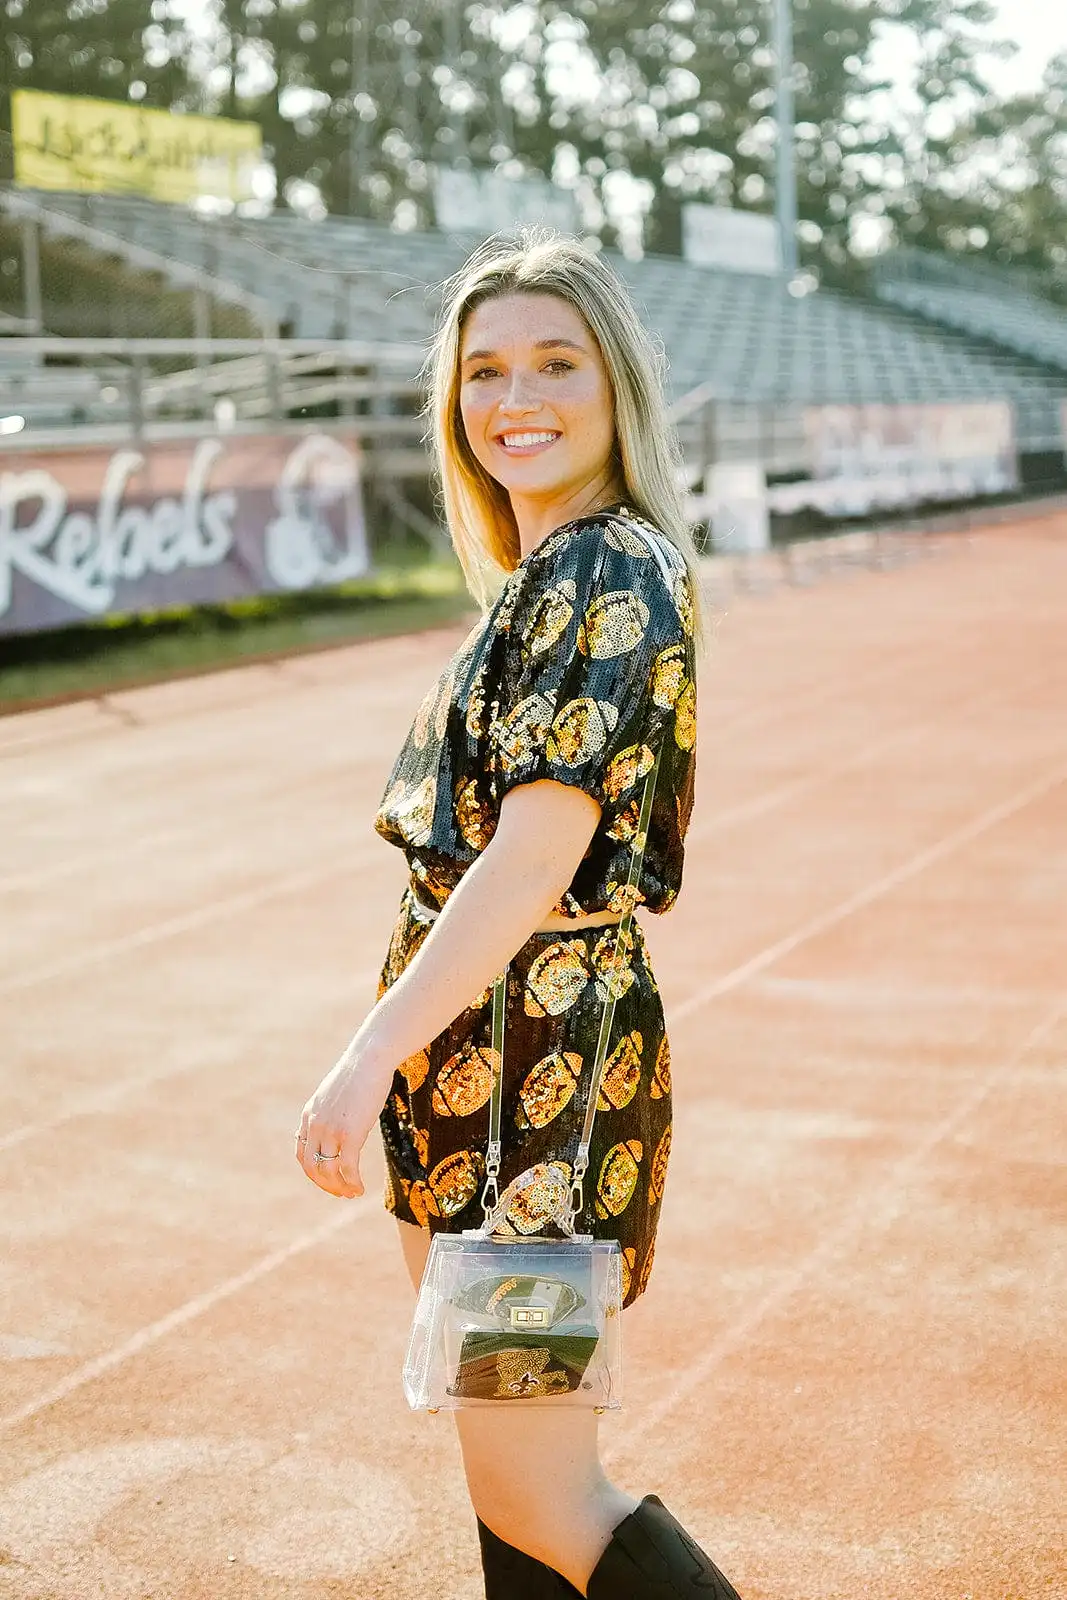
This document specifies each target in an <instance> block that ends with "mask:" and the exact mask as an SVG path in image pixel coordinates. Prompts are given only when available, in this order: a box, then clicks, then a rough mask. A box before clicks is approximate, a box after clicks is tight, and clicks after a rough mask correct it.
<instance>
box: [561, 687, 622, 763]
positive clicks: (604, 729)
mask: <svg viewBox="0 0 1067 1600" xmlns="http://www.w3.org/2000/svg"><path fill="white" fill-rule="evenodd" d="M618 720H619V708H618V706H614V705H612V704H611V701H610V700H593V699H591V698H590V696H588V695H579V697H578V698H577V699H576V700H568V701H567V704H566V705H565V706H564V707H563V708H562V710H561V711H558V712H557V713H556V715H555V716H554V717H553V719H552V727H551V731H550V732H549V734H548V738H547V741H546V744H545V751H546V754H547V755H548V759H549V760H550V761H560V762H562V763H563V765H564V766H566V767H577V766H580V765H581V764H582V762H583V761H588V760H589V759H590V757H592V756H595V755H597V754H598V753H599V751H601V750H603V748H604V746H605V744H607V741H608V734H609V733H611V732H612V731H613V729H614V728H615V726H616V724H617V723H618Z"/></svg>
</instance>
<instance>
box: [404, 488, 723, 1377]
mask: <svg viewBox="0 0 1067 1600" xmlns="http://www.w3.org/2000/svg"><path fill="white" fill-rule="evenodd" d="M650 538H651V539H653V540H655V541H657V543H658V548H659V551H660V552H661V554H662V564H661V561H660V560H659V559H656V557H655V556H654V554H653V551H652V549H650V544H649V540H650ZM696 709H697V706H696V669H695V656H694V641H693V595H692V588H691V582H690V578H689V574H688V571H687V569H686V565H685V562H684V560H683V559H682V557H681V555H680V554H679V552H678V551H677V550H676V549H675V548H674V547H673V546H672V545H670V543H669V541H667V540H666V539H665V538H664V537H663V536H662V535H661V534H658V533H657V532H656V530H655V529H654V528H652V527H651V526H650V524H648V523H647V522H646V521H645V520H644V519H643V518H642V517H641V516H640V515H639V514H638V513H637V512H636V511H635V510H634V509H633V508H632V507H629V506H618V507H615V508H612V509H610V510H608V511H604V512H599V513H596V514H594V515H592V516H588V517H582V518H578V519H577V520H575V521H574V522H571V523H567V524H564V526H563V527H561V528H558V529H556V530H555V532H554V533H552V534H550V535H549V536H548V537H547V538H546V539H545V540H543V541H542V543H541V544H540V545H538V546H537V548H536V549H535V550H533V551H532V552H531V553H530V554H529V555H527V556H526V557H525V558H524V559H523V560H521V561H520V563H519V565H518V566H517V567H516V568H515V570H514V571H513V572H512V573H511V574H510V575H509V576H508V578H507V580H506V581H505V583H504V585H503V588H502V590H501V592H500V594H499V596H498V598H497V600H496V602H495V604H494V605H493V606H492V608H491V609H490V610H489V611H488V613H487V614H486V615H485V616H484V617H482V618H481V619H480V620H479V621H478V622H477V624H476V625H475V626H474V627H472V628H471V630H470V632H469V633H468V635H467V637H466V638H465V639H464V640H463V642H462V643H461V644H460V646H459V648H458V650H457V651H456V653H455V654H454V655H453V657H452V659H451V660H450V661H449V662H447V663H446V665H445V666H444V667H443V669H442V671H441V673H440V674H439V676H438V678H437V679H436V680H435V681H434V683H432V684H431V685H430V686H429V687H428V688H427V690H426V691H425V693H424V695H423V698H422V700H421V702H420V704H419V705H418V707H417V708H416V709H415V715H414V719H413V722H412V725H411V728H410V730H409V733H408V735H407V737H406V739H405V740H404V743H403V745H402V746H401V749H400V751H399V754H398V755H397V757H396V760H395V762H394V764H393V768H392V771H391V772H390V774H389V777H388V780H387V782H386V785H385V789H384V792H383V796H382V801H381V804H380V806H379V809H378V812H377V815H376V817H375V821H374V826H375V829H376V830H377V832H378V833H379V834H381V836H382V837H383V838H385V839H386V840H388V841H389V842H390V843H392V844H395V845H396V846H397V847H398V848H400V849H401V850H403V852H404V854H405V857H406V860H407V864H408V869H409V881H408V886H407V888H406V889H405V891H404V895H403V897H402V901H401V905H400V909H399V914H398V917H397V921H396V926H395V928H394V930H393V935H392V938H391V940H390V945H389V950H388V953H387V957H386V960H385V963H384V965H383V967H382V970H381V974H380V977H379V986H378V992H379V995H380V994H383V993H384V992H385V990H386V989H387V988H388V987H389V985H390V984H391V983H393V982H395V981H396V979H397V978H398V977H399V976H400V974H401V973H402V972H403V971H404V969H405V967H406V966H407V964H408V962H409V961H410V960H411V959H412V958H413V956H414V955H415V953H416V952H417V950H418V949H419V948H420V946H421V944H422V942H423V940H424V939H425V938H426V937H427V934H428V932H429V927H430V924H429V922H428V920H427V919H426V918H425V917H423V916H420V913H419V907H420V905H422V906H425V907H431V908H432V907H438V908H439V907H441V906H443V905H444V903H445V901H446V900H447V899H448V897H449V895H450V894H451V892H452V890H453V889H454V888H455V887H456V885H457V884H458V883H459V881H460V879H461V878H462V876H463V874H464V872H465V871H466V869H467V867H468V866H470V864H471V863H472V862H473V861H474V860H475V859H476V858H477V856H478V855H479V854H480V853H481V852H482V851H483V850H484V849H485V848H486V847H487V846H488V844H489V843H490V842H491V840H492V838H493V836H494V834H495V832H496V828H497V824H498V821H499V817H500V808H501V805H502V803H503V801H504V798H505V796H506V795H507V793H508V792H509V791H510V790H511V789H512V788H514V787H516V786H517V785H519V784H524V783H530V782H534V781H536V780H538V779H542V778H554V779H556V780H557V781H559V782H562V783H565V784H568V785H570V786H574V787H578V788H582V789H584V790H585V791H586V792H587V793H588V794H590V795H592V796H593V797H594V798H595V799H596V800H597V801H598V802H599V805H600V807H601V811H600V817H599V821H598V823H597V827H596V830H595V832H594V835H593V838H592V840H591V842H590V845H589V848H588V849H587V851H586V852H585V855H584V856H583V858H582V860H581V861H580V862H579V863H578V864H577V865H576V868H575V871H574V875H573V878H572V880H571V883H570V884H569V886H568V888H567V889H566V891H565V892H564V894H563V895H562V896H561V898H560V900H559V902H558V904H557V906H556V907H555V910H556V912H557V913H558V915H559V917H560V918H562V919H566V918H574V917H580V916H584V915H586V914H587V913H590V912H596V911H605V912H610V913H611V914H612V915H614V916H619V915H621V914H622V912H623V911H624V910H625V909H626V904H627V888H626V884H627V875H628V870H629V861H630V856H631V853H632V848H633V843H634V837H635V833H636V829H637V825H638V816H639V810H640V796H641V792H642V786H643V784H644V780H645V778H646V776H647V775H648V773H649V772H650V771H651V770H652V767H653V765H654V762H655V757H656V753H657V752H658V751H660V750H662V756H661V760H660V767H659V772H658V776H657V781H656V789H655V796H654V800H653V804H652V811H651V816H650V820H649V825H648V829H647V836H646V840H645V850H644V857H643V861H642V865H641V872H640V876H639V879H638V881H637V882H636V884H635V885H634V886H632V891H631V893H630V895H629V899H630V901H631V903H632V904H633V905H635V906H637V907H641V906H643V907H644V908H645V911H646V912H647V913H651V914H661V913H663V912H665V911H667V910H669V909H670V907H671V906H672V905H673V904H674V902H675V900H676V898H677V895H678V892H679V889H680V886H681V880H682V868H683V861H684V839H685V834H686V830H687V828H688V825H689V819H690V816H691V813H692V807H693V797H694V787H695V772H696ZM615 936H616V929H615V928H613V927H605V928H604V929H596V928H592V929H590V928H584V929H574V930H573V931H570V930H568V929H566V927H562V928H561V929H559V930H558V931H554V932H552V933H548V932H541V933H535V934H533V935H531V937H530V938H529V939H528V940H527V942H526V943H525V944H524V945H523V947H522V948H521V950H519V951H518V952H517V954H516V956H515V957H514V958H513V960H512V961H511V963H510V964H509V968H508V979H507V1014H506V1020H505V1030H506V1038H507V1041H508V1042H507V1051H506V1066H505V1074H504V1116H503V1154H502V1167H501V1173H500V1186H501V1190H503V1189H504V1187H505V1185H506V1184H507V1183H510V1182H511V1181H512V1180H513V1179H515V1178H517V1177H519V1176H520V1175H521V1174H529V1178H530V1181H529V1182H528V1183H526V1184H524V1185H523V1187H522V1190H521V1201H520V1200H519V1199H517V1200H516V1203H515V1208H514V1209H515V1215H514V1216H510V1215H509V1217H508V1219H507V1222H508V1227H509V1228H512V1229H513V1230H514V1232H515V1234H516V1235H517V1236H524V1235H528V1234H529V1233H531V1232H535V1231H537V1229H538V1228H539V1227H541V1226H542V1225H543V1223H544V1215H543V1213H544V1212H545V1211H546V1208H549V1195H550V1193H551V1192H554V1187H555V1186H556V1185H557V1184H558V1183H559V1182H560V1181H565V1182H569V1176H570V1171H571V1168H570V1164H569V1163H570V1162H571V1161H572V1160H573V1157H574V1152H575V1149H576V1145H577V1140H578V1132H579V1129H580V1126H581V1122H582V1119H583V1117H584V1114H585V1107H586V1099H587V1094H588V1087H589V1078H590V1073H591V1070H592V1063H593V1057H594V1054H595V1048H596V1032H597V1021H598V1018H599V1016H600V1014H601V1011H602V1009H603V1005H604V1002H605V1000H606V999H607V998H608V996H609V995H612V996H614V998H615V1002H616V1004H615V1013H614V1024H613V1028H612V1034H611V1040H610V1046H609V1053H608V1057H607V1061H606V1065H605V1070H604V1076H603V1081H602V1084H601V1088H600V1093H599V1096H598V1103H597V1118H596V1124H595V1132H594V1146H593V1150H592V1151H591V1164H590V1170H589V1174H588V1176H587V1179H586V1184H585V1211H584V1213H583V1216H582V1219H581V1225H582V1227H583V1228H584V1229H585V1230H586V1231H588V1232H591V1233H593V1234H595V1235H597V1236H600V1237H605V1238H617V1239H618V1240H619V1241H620V1244H621V1246H622V1252H623V1280H624V1294H625V1301H626V1303H629V1302H630V1301H632V1300H633V1299H635V1298H636V1297H637V1295H639V1294H640V1293H641V1292H642V1291H643V1289H644V1288H645V1286H646V1285H647V1282H648V1277H649V1273H650V1272H651V1268H652V1259H653V1254H654V1248H655V1232H656V1226H657V1223H658V1219H659V1213H660V1211H661V1209H662V1198H663V1194H664V1190H665V1186H666V1181H667V1165H668V1159H669V1154H670V1128H671V1073H670V1049H669V1045H668V1040H667V1036H666V1032H665V1028H664V1020H663V1011H662V1006H661V1003H660V996H659V990H658V987H657V984H656V980H655V976H654V974H653V971H652V967H651V963H650V960H649V956H648V950H647V947H646V945H645V940H644V935H643V933H642V930H641V926H640V923H639V921H638V920H636V919H635V921H634V922H633V924H632V925H631V928H630V930H629V933H628V935H627V937H626V939H625V941H624V943H623V947H622V949H621V950H619V951H618V952H616V949H615ZM490 1003H491V990H490V989H486V990H485V991H483V992H482V994H480V995H475V996H472V997H471V998H470V1003H469V1004H468V1005H467V1007H466V1008H465V1009H464V1010H463V1011H462V1012H461V1013H460V1014H459V1015H458V1016H457V1017H456V1018H455V1019H454V1020H453V1022H452V1023H451V1024H450V1025H449V1026H448V1027H447V1028H446V1029H445V1030H444V1031H443V1032H442V1033H441V1034H440V1035H439V1036H438V1037H437V1038H436V1039H434V1040H432V1041H431V1042H430V1043H429V1044H428V1045H427V1046H426V1048H425V1049H424V1050H422V1051H420V1052H418V1053H417V1054H416V1055H415V1056H413V1057H411V1058H409V1059H408V1060H407V1061H406V1062H404V1063H403V1064H402V1065H401V1067H400V1069H399V1070H398V1071H397V1073H396V1075H395V1077H394V1082H393V1086H392V1090H391V1092H390V1096H389V1100H388V1103H387V1105H386V1107H385V1110H384V1112H383V1114H382V1133H383V1138H384V1142H385V1150H386V1158H387V1179H386V1196H385V1199H386V1204H387V1206H388V1207H389V1208H390V1210H392V1211H394V1212H395V1213H396V1215H397V1216H398V1217H400V1218H401V1219H402V1220H404V1221H407V1222H412V1223H416V1224H417V1225H419V1226H422V1227H427V1228H430V1229H433V1230H435V1231H436V1230H440V1229H447V1230H451V1231H461V1230H462V1229H464V1228H467V1227H470V1226H474V1225H475V1224H477V1223H478V1222H479V1221H480V1220H481V1208H480V1196H481V1188H482V1185H483V1183H484V1173H485V1145H486V1138H487V1114H488V1112H487V1107H488V1101H489V1096H490V1089H491V1084H492V1074H493V1066H494V1063H493V1055H492V1050H491V1049H490V1039H491V1027H490ZM539 1173H541V1174H543V1177H539V1176H538V1174H539ZM542 1191H543V1194H542ZM542 1202H543V1204H542ZM549 1209H550V1208H549ZM521 1376H523V1378H524V1379H526V1378H527V1377H528V1378H529V1381H534V1380H535V1379H537V1378H538V1375H536V1374H533V1375H528V1374H523V1375H521ZM538 1381H546V1382H552V1381H555V1380H554V1379H553V1378H552V1376H551V1375H550V1374H549V1373H548V1372H547V1370H546V1372H545V1373H544V1374H542V1375H541V1376H540V1379H539V1380H538Z"/></svg>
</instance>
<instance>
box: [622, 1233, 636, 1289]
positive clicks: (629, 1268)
mask: <svg viewBox="0 0 1067 1600" xmlns="http://www.w3.org/2000/svg"><path fill="white" fill-rule="evenodd" d="M636 1260H637V1251H636V1250H635V1249H634V1247H633V1245H630V1246H629V1247H628V1248H627V1249H625V1250H624V1251H623V1252H622V1261H621V1263H620V1265H621V1266H622V1297H623V1299H624V1300H628V1299H629V1297H630V1284H631V1282H632V1281H633V1275H634V1263H635V1262H636Z"/></svg>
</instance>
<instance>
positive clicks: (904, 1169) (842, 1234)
mask: <svg viewBox="0 0 1067 1600" xmlns="http://www.w3.org/2000/svg"><path fill="white" fill-rule="evenodd" d="M1064 1016H1067V1000H1065V999H1063V998H1062V997H1061V998H1060V999H1059V1000H1057V1002H1056V1004H1055V1005H1054V1006H1053V1008H1052V1010H1051V1011H1048V1012H1046V1014H1045V1015H1044V1016H1043V1017H1042V1018H1041V1020H1040V1021H1039V1022H1037V1023H1036V1024H1035V1025H1034V1027H1033V1028H1031V1030H1030V1032H1029V1033H1028V1034H1027V1035H1026V1037H1025V1038H1024V1039H1023V1040H1022V1042H1021V1044H1019V1045H1017V1046H1016V1047H1015V1049H1014V1050H1013V1051H1012V1052H1011V1055H1010V1056H1009V1057H1008V1058H1007V1060H1006V1061H1003V1062H1002V1063H1001V1065H1000V1066H998V1067H996V1068H995V1069H994V1070H993V1071H992V1072H990V1073H989V1074H988V1075H987V1076H986V1077H985V1078H984V1079H983V1080H982V1081H981V1082H980V1083H978V1084H976V1085H975V1087H974V1088H973V1089H972V1090H971V1092H970V1094H968V1095H966V1096H965V1097H964V1099H962V1100H961V1101H960V1103H959V1105H958V1106H957V1107H956V1109H955V1110H954V1111H950V1112H949V1114H948V1116H946V1117H944V1118H943V1119H942V1120H941V1121H940V1122H939V1123H937V1124H936V1125H935V1126H934V1127H933V1128H931V1129H930V1130H929V1132H928V1133H927V1134H926V1136H925V1138H923V1139H922V1140H921V1141H920V1142H919V1143H918V1144H917V1145H915V1146H913V1148H912V1149H911V1150H909V1151H908V1153H907V1155H905V1156H902V1157H901V1158H900V1160H899V1161H896V1162H894V1163H893V1164H892V1166H890V1167H889V1169H888V1170H887V1171H886V1173H885V1174H884V1176H883V1178H882V1180H881V1182H880V1183H879V1184H878V1185H877V1186H876V1187H875V1188H873V1189H872V1190H871V1192H869V1193H868V1194H865V1195H863V1196H861V1198H860V1199H859V1200H858V1201H857V1202H856V1204H855V1205H854V1206H853V1207H852V1208H851V1210H850V1211H849V1212H848V1214H847V1215H846V1217H845V1219H844V1221H843V1222H842V1223H841V1225H840V1226H839V1227H837V1228H834V1229H833V1230H832V1231H831V1232H830V1233H828V1234H827V1235H826V1236H825V1237H824V1238H823V1239H822V1240H821V1241H820V1243H819V1244H817V1245H816V1246H815V1248H814V1250H811V1251H809V1253H808V1254H807V1255H806V1256H805V1257H804V1258H803V1260H801V1261H799V1262H798V1263H797V1265H796V1266H795V1267H792V1268H790V1269H788V1270H787V1271H786V1272H785V1273H784V1275H783V1276H781V1277H780V1278H779V1281H778V1282H777V1283H776V1284H775V1285H774V1286H773V1287H772V1288H770V1289H768V1290H767V1292H766V1294H764V1295H762V1296H761V1297H760V1298H759V1299H758V1300H757V1301H756V1302H755V1304H754V1305H752V1306H750V1307H748V1309H747V1310H745V1311H743V1312H742V1313H741V1315H740V1316H738V1317H735V1319H734V1320H733V1322H730V1323H728V1324H727V1325H726V1327H725V1328H723V1329H722V1331H721V1332H720V1333H719V1334H718V1335H717V1336H716V1337H715V1338H714V1339H713V1340H712V1342H711V1344H710V1345H709V1346H708V1348H707V1350H706V1351H705V1352H704V1354H703V1355H702V1356H701V1357H700V1359H699V1360H698V1361H695V1362H693V1363H692V1364H691V1365H690V1366H688V1367H687V1368H686V1369H685V1373H684V1376H683V1377H682V1379H681V1381H680V1382H678V1383H676V1384H675V1386H674V1388H673V1389H671V1390H670V1391H669V1392H668V1393H667V1394H665V1395H663V1396H662V1398H661V1399H659V1400H658V1401H656V1402H654V1403H653V1404H652V1405H651V1406H650V1407H649V1409H648V1410H647V1411H646V1412H645V1413H644V1415H643V1416H642V1418H641V1421H640V1422H639V1424H638V1425H637V1427H636V1428H633V1429H630V1430H629V1431H628V1433H627V1436H626V1438H625V1440H622V1441H620V1442H619V1444H618V1446H616V1447H615V1448H614V1449H612V1450H609V1451H608V1459H609V1461H610V1460H611V1459H612V1458H614V1459H615V1460H616V1461H619V1460H621V1459H624V1458H625V1457H626V1455H627V1453H628V1452H629V1451H631V1450H633V1449H634V1448H635V1447H636V1446H639V1445H640V1444H641V1443H642V1442H643V1441H645V1440H647V1438H648V1436H649V1434H651V1433H652V1432H653V1431H654V1430H655V1429H656V1428H658V1427H659V1426H660V1424H661V1423H663V1422H664V1421H665V1420H666V1418H667V1417H668V1416H669V1415H670V1414H671V1412H672V1411H674V1410H675V1408H676V1407H677V1406H679V1405H681V1404H683V1403H684V1402H685V1401H686V1400H687V1399H688V1398H689V1396H690V1395H691V1394H692V1393H693V1391H694V1390H695V1389H697V1388H699V1386H700V1385H701V1384H703V1383H706V1382H707V1380H708V1378H709V1376H710V1375H711V1373H712V1372H713V1371H714V1370H715V1368H716V1367H717V1366H718V1365H719V1363H720V1362H721V1361H724V1360H725V1359H726V1357H727V1356H729V1355H732V1354H733V1352H734V1351H735V1350H736V1349H737V1348H738V1346H739V1345H740V1344H741V1343H742V1342H743V1341H744V1340H745V1339H747V1338H748V1337H749V1336H750V1335H751V1334H752V1333H753V1332H754V1331H755V1329H756V1328H757V1327H759V1325H760V1324H761V1323H762V1322H765V1321H766V1319H767V1318H768V1317H770V1316H773V1315H774V1314H775V1313H776V1312H778V1311H780V1310H781V1309H782V1307H783V1306H784V1305H785V1304H786V1303H787V1302H788V1301H789V1300H790V1299H791V1298H792V1297H793V1295H794V1294H796V1292H797V1291H798V1290H799V1289H802V1288H803V1287H804V1285H805V1284H806V1283H808V1282H809V1281H810V1280H811V1279H812V1278H813V1277H814V1276H815V1274H816V1273H817V1272H818V1271H819V1269H820V1268H821V1267H823V1266H825V1265H827V1264H828V1262H829V1261H830V1260H831V1259H832V1258H833V1257H834V1256H835V1255H837V1254H838V1252H840V1251H841V1250H843V1249H844V1248H846V1247H847V1246H849V1245H851V1244H852V1243H853V1242H854V1240H855V1238H856V1236H857V1235H858V1234H860V1233H861V1232H862V1231H863V1229H864V1228H867V1227H872V1226H877V1225H882V1226H884V1225H887V1224H888V1223H890V1222H892V1221H893V1218H894V1216H895V1214H896V1213H897V1211H898V1210H899V1208H900V1206H901V1204H902V1203H903V1193H902V1191H903V1190H904V1187H905V1185H906V1183H907V1181H908V1179H909V1178H910V1177H911V1176H912V1175H913V1173H914V1172H915V1170H916V1169H917V1168H918V1167H920V1166H921V1165H922V1163H923V1162H924V1161H925V1160H926V1158H927V1157H928V1156H929V1155H931V1154H932V1153H933V1151H934V1150H936V1149H937V1147H938V1145H939V1144H942V1143H943V1142H944V1141H945V1140H946V1139H947V1138H949V1137H950V1135H952V1134H953V1133H955V1132H956V1130H957V1129H958V1128H959V1127H961V1126H962V1124H963V1123H964V1122H966V1121H967V1119H968V1117H970V1116H972V1115H973V1113H974V1112H975V1111H977V1110H978V1107H979V1106H980V1105H981V1104H982V1102H983V1101H984V1100H986V1099H988V1097H989V1095H990V1094H992V1093H993V1091H994V1090H995V1089H997V1088H999V1086H1000V1085H1001V1084H1002V1083H1004V1082H1006V1081H1007V1080H1008V1079H1009V1077H1010V1075H1011V1073H1012V1072H1013V1071H1014V1070H1015V1069H1016V1068H1017V1067H1019V1066H1021V1065H1022V1063H1023V1060H1024V1058H1025V1057H1026V1055H1027V1053H1028V1052H1029V1051H1030V1050H1032V1049H1033V1048H1034V1046H1035V1045H1038V1044H1040V1043H1041V1040H1042V1039H1043V1038H1044V1037H1045V1036H1046V1035H1048V1034H1050V1033H1051V1032H1052V1030H1053V1028H1055V1027H1056V1025H1057V1023H1058V1022H1059V1021H1060V1020H1061V1018H1063V1017H1064Z"/></svg>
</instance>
